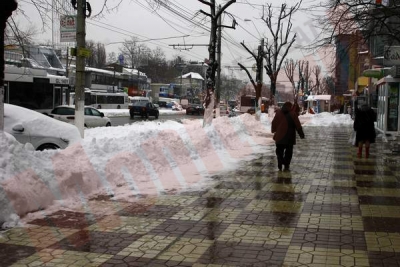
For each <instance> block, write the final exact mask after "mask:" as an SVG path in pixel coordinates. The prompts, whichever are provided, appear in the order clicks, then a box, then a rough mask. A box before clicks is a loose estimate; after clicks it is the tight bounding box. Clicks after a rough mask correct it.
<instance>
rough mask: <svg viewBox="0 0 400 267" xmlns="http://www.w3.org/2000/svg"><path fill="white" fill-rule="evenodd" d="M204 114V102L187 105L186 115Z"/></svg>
mask: <svg viewBox="0 0 400 267" xmlns="http://www.w3.org/2000/svg"><path fill="white" fill-rule="evenodd" d="M194 114H197V115H204V107H203V105H202V104H188V106H187V107H186V115H194Z"/></svg>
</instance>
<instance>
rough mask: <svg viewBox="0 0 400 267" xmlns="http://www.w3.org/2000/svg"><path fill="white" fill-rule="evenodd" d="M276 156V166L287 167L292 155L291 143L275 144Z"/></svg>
mask: <svg viewBox="0 0 400 267" xmlns="http://www.w3.org/2000/svg"><path fill="white" fill-rule="evenodd" d="M275 152H276V156H277V157H278V167H282V165H285V166H286V167H289V165H290V161H291V160H292V156H293V145H278V144H277V145H276V150H275Z"/></svg>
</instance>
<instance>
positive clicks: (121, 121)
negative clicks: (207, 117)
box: [109, 114, 203, 126]
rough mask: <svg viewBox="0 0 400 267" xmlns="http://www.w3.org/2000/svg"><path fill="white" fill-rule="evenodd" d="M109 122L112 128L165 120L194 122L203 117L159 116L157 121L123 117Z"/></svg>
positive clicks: (137, 117) (150, 118) (183, 115)
mask: <svg viewBox="0 0 400 267" xmlns="http://www.w3.org/2000/svg"><path fill="white" fill-rule="evenodd" d="M109 118H110V120H111V125H112V126H118V125H125V124H133V123H135V122H140V121H160V122H164V121H167V120H174V121H180V120H182V119H190V120H195V119H202V118H203V116H198V115H186V114H174V115H171V114H160V116H159V117H158V119H155V118H154V117H149V118H148V119H146V118H141V117H140V116H135V118H134V119H131V118H130V117H129V116H123V117H109Z"/></svg>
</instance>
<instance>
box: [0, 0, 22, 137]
mask: <svg viewBox="0 0 400 267" xmlns="http://www.w3.org/2000/svg"><path fill="white" fill-rule="evenodd" d="M17 6H18V5H17V2H15V0H2V1H1V4H0V21H1V27H0V29H1V30H0V131H3V129H4V102H3V101H4V31H5V29H6V23H7V19H8V18H9V17H10V16H11V14H12V12H13V11H14V10H16V9H17Z"/></svg>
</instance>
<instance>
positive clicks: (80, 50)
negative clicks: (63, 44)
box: [78, 47, 91, 57]
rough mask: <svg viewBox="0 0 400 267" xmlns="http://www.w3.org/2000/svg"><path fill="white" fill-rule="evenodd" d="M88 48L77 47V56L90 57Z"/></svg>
mask: <svg viewBox="0 0 400 267" xmlns="http://www.w3.org/2000/svg"><path fill="white" fill-rule="evenodd" d="M90 54H91V52H90V49H87V48H82V47H81V48H78V56H79V57H90Z"/></svg>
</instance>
